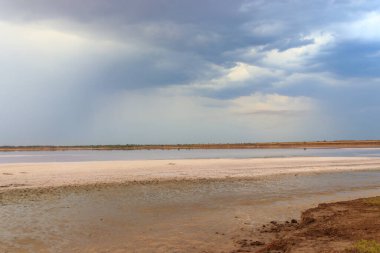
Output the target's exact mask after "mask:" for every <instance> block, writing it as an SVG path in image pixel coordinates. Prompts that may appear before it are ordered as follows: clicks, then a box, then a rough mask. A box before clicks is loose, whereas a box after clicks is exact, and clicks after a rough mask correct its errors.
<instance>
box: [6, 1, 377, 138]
mask: <svg viewBox="0 0 380 253" xmlns="http://www.w3.org/2000/svg"><path fill="white" fill-rule="evenodd" d="M376 22H380V3H377V2H376V1H333V0H329V1H327V0H324V1H322V0H318V1H304V0H303V1H301V0H296V1H282V0H275V1H264V0H238V1H220V0H207V1H174V0H171V1H169V0H157V1H148V0H141V1H132V0H128V1H125V0H124V1H123V0H108V1H107V0H83V1H74V0H69V1H67V0H56V1H48V0H31V1H23V0H12V1H10V0H0V32H2V33H3V34H4V36H6V37H7V39H8V40H9V43H7V41H5V42H0V57H1V58H0V64H1V67H2V70H0V73H1V74H2V75H1V77H0V85H1V90H2V92H1V93H0V99H1V102H0V105H2V109H0V117H1V119H2V120H3V121H4V122H7V123H5V124H2V125H1V126H0V131H2V132H9V135H8V137H7V138H5V137H4V138H5V139H4V140H0V142H1V143H0V145H1V144H13V143H16V144H17V143H29V144H31V143H64V142H65V141H67V140H68V141H69V142H71V143H72V142H87V143H91V142H113V143H115V142H117V140H120V142H122V143H123V142H130V141H133V142H145V143H146V142H148V143H149V142H151V141H150V140H153V139H154V137H153V136H154V134H150V135H148V137H144V136H143V135H144V134H142V133H140V132H139V131H140V130H141V131H142V132H143V131H144V129H146V131H147V132H152V131H153V132H154V130H152V129H151V127H147V126H146V125H149V124H150V123H149V122H152V121H154V120H158V119H156V118H155V117H152V119H151V120H149V118H150V117H151V115H150V114H151V113H152V112H151V111H150V110H149V109H148V107H146V106H145V105H146V104H150V101H153V102H151V103H152V104H151V105H152V106H155V107H157V108H161V110H158V112H156V113H161V114H162V115H165V116H163V118H164V119H165V121H166V122H167V123H166V124H165V126H166V127H165V128H166V129H168V131H167V133H165V134H163V135H162V138H161V139H157V140H154V141H156V142H181V141H185V142H207V141H213V140H214V141H217V140H218V138H219V139H223V138H222V137H221V136H228V138H225V139H223V140H225V141H232V142H233V141H235V140H236V141H240V140H244V138H246V139H247V141H254V140H258V139H260V140H266V139H268V140H272V139H279V140H286V139H289V138H293V139H294V138H296V139H297V138H298V139H322V138H323V139H325V138H380V136H379V132H378V131H377V130H376V129H379V128H380V119H379V117H378V116H376V115H380V113H379V112H380V102H379V101H378V99H377V95H376V94H379V92H380V85H379V78H380V71H379V70H380V46H379V45H380V43H379V42H380V36H377V37H376V32H374V31H373V29H374V27H375V26H376ZM9 27H10V28H9ZM2 29H3V30H2ZM17 29H21V30H20V32H19V34H16V32H13V31H16V30H17ZM355 29H356V30H355ZM371 29H372V30H371ZM357 30H359V32H357ZM29 31H30V32H29ZM39 31H40V32H39ZM361 31H362V32H361ZM55 32H57V34H56V33H55ZM29 33H30V34H29ZM45 42H46V43H45ZM20 73H21V74H20ZM118 94H123V96H119V95H118ZM136 94H139V95H136ZM143 94H149V95H146V96H144V95H143ZM152 94H153V95H152ZM163 94H164V95H163ZM168 94H170V95H168ZM260 94H269V96H265V95H263V96H262V95H260ZM270 94H275V95H274V96H270ZM276 95H279V96H276ZM246 97H248V98H246ZM274 97H275V98H276V99H273V98H274ZM300 97H307V98H309V99H310V100H313V101H315V102H314V103H313V104H314V107H313V108H314V109H315V110H314V109H313V110H314V112H313V111H312V110H311V111H310V114H313V113H314V118H313V116H310V117H311V118H313V119H312V121H314V122H318V121H326V122H327V124H328V125H331V127H330V128H328V129H326V130H325V131H324V132H323V131H322V132H321V131H313V129H312V126H308V125H307V124H302V120H306V118H305V116H304V115H299V114H298V113H297V111H303V110H302V108H300V110H296V109H295V108H294V107H293V105H294V104H296V105H297V106H300V107H302V106H306V105H304V104H302V103H298V102H297V103H295V101H300V99H299V98H300ZM15 98H16V99H15ZM137 98H138V99H137ZM242 98H246V99H242ZM258 98H260V99H261V100H262V101H261V100H260V99H259V100H260V102H257V99H258ZM202 99H206V100H208V102H207V103H203V102H201V101H203V100H202ZM114 100H120V101H116V102H115V101H114ZM128 100H132V101H134V103H126V102H125V101H128ZM162 100H167V101H172V103H173V106H174V107H176V108H177V110H178V111H177V112H176V113H174V112H173V111H171V110H169V107H170V106H169V105H167V104H166V103H163V102H161V101H162ZM15 101H17V103H20V102H19V101H21V103H28V104H29V106H28V107H27V108H26V107H22V106H19V105H17V103H16V102H15ZM180 101H186V103H185V102H183V104H181V102H180ZM191 101H192V102H191ZM242 101H244V103H243V102H242ZM279 101H280V102H279ZM281 101H282V102H281ZM284 101H285V102H284ZM301 101H303V102H305V101H304V100H301ZM237 102H239V103H238V104H239V106H240V107H241V108H244V109H247V110H248V111H247V112H245V113H234V110H233V108H235V107H234V106H232V105H231V104H235V103H237ZM192 103H194V104H192ZM209 103H211V104H214V106H210V105H209ZM110 104H114V106H113V107H112V108H110ZM169 104H170V102H169ZM215 104H216V105H217V106H215ZM120 107H122V108H120ZM124 107H128V108H124ZM280 107H284V108H280ZM104 108H108V109H107V113H105V112H104ZM215 108H219V111H215V110H214V109H215ZM309 109H310V108H309ZM317 111H318V112H317ZM100 112H102V113H100ZM258 112H259V113H258ZM282 112H286V113H282ZM106 114H112V115H113V114H115V115H119V116H112V117H108V116H105V115H106ZM181 114H183V115H189V117H190V118H191V119H193V120H194V121H197V119H199V118H198V116H197V115H198V114H204V115H205V119H210V122H205V123H204V124H203V125H204V126H203V127H196V126H195V125H196V123H193V124H191V123H189V122H188V121H186V122H187V123H186V124H187V126H188V127H189V129H188V130H186V131H185V130H184V131H177V130H176V131H174V129H176V127H178V125H180V127H181V128H186V127H185V125H186V124H184V125H182V124H180V123H178V121H181V120H183V119H182V118H181V116H180V115H181ZM219 114H221V115H225V116H224V118H225V120H224V121H220V120H219V119H218V120H216V119H213V120H211V118H212V117H214V116H215V115H219ZM327 114H328V115H327ZM170 115H171V116H170ZM237 115H238V116H237ZM239 115H240V116H239ZM247 115H250V116H249V117H248V116H247ZM252 115H253V116H252ZM257 115H259V116H257ZM265 115H266V116H268V117H269V119H268V118H266V116H265ZM321 115H327V116H326V117H322V116H321ZM275 116H276V117H277V118H276V119H274V117H275ZM131 117H134V118H139V120H137V122H140V123H136V122H133V120H132V121H131V119H130V118H131ZM236 117H238V119H237V118H236ZM284 117H285V118H286V119H285V118H284ZM297 117H298V118H297ZM221 118H223V116H221ZM296 118H297V119H296ZM331 119H334V120H331ZM206 121H207V120H206ZM230 121H236V122H240V123H236V124H237V125H234V127H236V128H237V129H241V131H240V133H236V132H235V133H234V134H232V135H230V134H228V130H227V128H226V127H220V126H221V125H223V124H224V125H230V123H229V122H230ZM281 121H282V122H288V123H289V124H288V127H287V128H286V129H287V131H283V130H281V129H280V126H276V124H275V123H273V122H281ZM62 122H65V123H64V124H63V123H62ZM94 122H96V123H94ZM221 122H224V123H223V124H222V123H221ZM268 122H272V124H274V125H272V126H271V127H270V129H272V130H271V131H269V132H266V134H263V135H262V136H261V135H260V131H264V130H263V129H262V128H263V127H264V128H265V127H266V126H267V125H266V124H267V123H268ZM359 122H364V123H359ZM239 124H240V125H239ZM244 124H251V125H253V127H252V128H253V129H254V130H252V129H247V127H246V126H245V125H244ZM268 124H269V123H268ZM279 124H280V125H281V123H279ZM15 125H18V126H20V125H28V128H23V127H14V126H15ZM94 125H95V126H94ZM115 125H119V126H125V128H123V127H121V128H119V127H118V128H117V129H118V131H112V129H114V127H115ZM369 125H371V126H369ZM97 126H98V127H97ZM213 127H216V128H217V129H219V130H217V131H214V130H213ZM88 128H92V129H93V130H92V131H86V130H84V129H88ZM126 128H128V129H126ZM301 128H306V129H305V131H304V134H302V135H299V136H296V135H294V133H295V132H300V131H299V129H301ZM338 128H345V131H342V132H341V134H340V135H339V131H336V129H338ZM137 129H139V130H138V131H137ZM170 129H171V130H173V131H172V132H177V135H175V136H174V137H173V136H169V133H170V131H171V130H170ZM191 129H193V130H191ZM157 131H159V129H157ZM85 132H86V133H85ZM89 132H92V134H90V133H89ZM215 132H217V134H216V133H215ZM237 132H239V131H237ZM184 133H188V134H189V135H191V136H194V139H191V138H190V139H189V138H183V137H182V136H183V134H184ZM207 133H209V134H210V136H211V137H210V138H208V137H207ZM337 133H338V134H337ZM214 134H215V136H214V137H212V136H213V135H214ZM20 135H21V137H20ZM32 135H34V136H35V137H34V138H32V137H30V136H32ZM25 136H29V137H28V140H25V138H26V137H25ZM99 136H102V138H100V137H99ZM136 136H139V137H136ZM197 136H199V137H197ZM216 136H217V137H216ZM245 136H246V137H245ZM263 136H265V138H264V137H263ZM271 136H272V137H273V138H272V139H271ZM98 137H99V138H98ZM78 139H79V140H78ZM192 140H193V141H192Z"/></svg>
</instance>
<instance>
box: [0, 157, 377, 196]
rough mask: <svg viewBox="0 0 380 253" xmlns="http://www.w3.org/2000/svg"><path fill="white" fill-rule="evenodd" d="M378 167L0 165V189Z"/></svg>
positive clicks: (367, 161)
mask: <svg viewBox="0 0 380 253" xmlns="http://www.w3.org/2000/svg"><path fill="white" fill-rule="evenodd" d="M378 169H380V158H366V157H364V158H363V157H360V158H359V157H358V158H353V157H349V158H348V157H302V158H300V157H298V158H254V159H188V160H148V161H147V160H145V161H105V162H75V163H72V162H66V163H23V164H0V191H6V190H9V189H15V188H36V187H58V186H67V185H85V184H96V183H124V182H133V181H139V182H140V181H145V182H146V181H171V180H200V179H205V180H207V179H230V178H232V179H238V178H256V177H262V176H271V175H280V174H298V173H321V172H339V171H342V172H343V171H360V170H378Z"/></svg>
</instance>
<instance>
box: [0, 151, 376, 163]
mask: <svg viewBox="0 0 380 253" xmlns="http://www.w3.org/2000/svg"><path fill="white" fill-rule="evenodd" d="M292 156H329V157H334V156H335V157H339V156H344V157H350V156H351V157H352V156H362V157H380V149H376V148H374V149H370V148H368V149H367V148H361V149H350V148H347V149H306V150H304V149H204V150H124V151H120V150H112V151H104V150H100V151H89V150H80V151H33V152H28V151H22V152H0V163H29V162H80V161H115V160H156V159H157V160H160V159H170V160H172V159H197V158H198V159H204V158H256V157H257V158H259V157H260V158H264V157H292Z"/></svg>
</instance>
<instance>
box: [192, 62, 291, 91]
mask: <svg viewBox="0 0 380 253" xmlns="http://www.w3.org/2000/svg"><path fill="white" fill-rule="evenodd" d="M216 68H219V72H220V73H221V76H219V77H217V78H214V79H212V80H206V81H203V82H200V83H194V84H191V85H189V88H190V89H193V88H194V89H211V90H221V89H225V88H233V87H242V86H252V85H262V84H269V82H268V80H273V79H278V78H280V77H282V76H283V74H284V72H283V71H281V70H276V69H270V68H264V67H260V66H256V65H252V64H248V63H244V62H236V63H235V65H234V66H233V67H231V68H222V67H217V66H216Z"/></svg>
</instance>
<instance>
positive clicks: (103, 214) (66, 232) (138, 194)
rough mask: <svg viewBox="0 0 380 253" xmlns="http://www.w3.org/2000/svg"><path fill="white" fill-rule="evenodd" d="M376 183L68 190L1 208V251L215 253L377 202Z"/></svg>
mask: <svg viewBox="0 0 380 253" xmlns="http://www.w3.org/2000/svg"><path fill="white" fill-rule="evenodd" d="M379 182H380V171H368V172H366V171H362V172H345V173H328V174H316V175H302V176H295V175H291V176H290V175H288V176H275V177H270V178H266V179H261V180H237V181H236V180H235V181H233V180H230V181H208V182H206V181H204V182H190V181H189V182H166V183H159V184H146V185H130V186H117V187H116V186H115V187H109V188H98V189H94V190H92V191H85V190H83V191H81V190H79V191H78V189H76V190H74V189H73V190H69V191H68V192H64V193H62V194H60V195H59V196H58V197H49V198H43V199H41V200H38V201H29V200H25V201H21V202H19V203H13V204H7V205H3V206H1V205H0V213H1V214H2V215H1V216H0V224H2V229H1V230H0V251H1V249H10V248H11V247H16V246H18V247H21V248H23V247H24V248H25V247H26V246H25V244H23V242H28V244H27V245H28V246H27V247H31V246H33V247H35V249H38V250H37V251H38V252H41V251H42V250H43V249H46V250H50V251H53V252H68V251H70V252H202V250H205V251H207V250H211V252H215V249H216V248H217V249H220V250H218V251H217V252H220V251H222V249H225V250H228V249H230V248H231V247H232V239H231V238H232V237H234V236H236V234H239V233H242V230H241V229H242V228H247V229H249V228H250V227H252V226H257V225H258V224H261V223H266V222H269V221H270V220H273V219H275V220H277V219H279V220H285V219H290V218H294V217H295V218H297V217H298V215H299V212H300V211H301V210H303V209H305V208H308V207H310V206H312V205H315V204H317V203H319V202H321V201H336V200H343V199H353V198H357V197H365V196H370V195H380V183H379ZM222 234H223V235H222ZM1 243H3V244H1ZM4 245H5V246H4ZM2 247H3V248H2ZM20 252H21V251H20Z"/></svg>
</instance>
